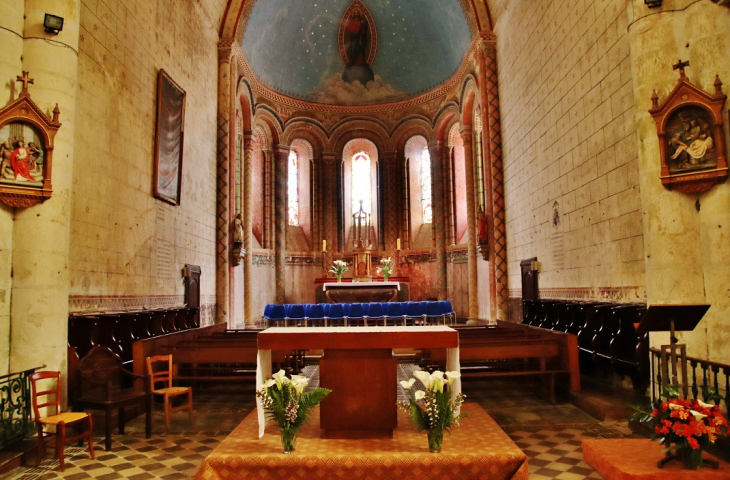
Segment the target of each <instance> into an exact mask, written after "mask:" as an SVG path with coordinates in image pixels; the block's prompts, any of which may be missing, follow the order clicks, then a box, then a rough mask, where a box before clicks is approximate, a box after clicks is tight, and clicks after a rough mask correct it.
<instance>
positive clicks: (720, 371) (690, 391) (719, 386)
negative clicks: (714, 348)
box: [649, 348, 730, 413]
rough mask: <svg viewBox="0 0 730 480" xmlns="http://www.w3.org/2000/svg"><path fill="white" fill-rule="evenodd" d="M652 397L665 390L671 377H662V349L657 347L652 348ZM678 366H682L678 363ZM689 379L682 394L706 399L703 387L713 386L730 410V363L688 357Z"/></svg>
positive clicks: (681, 391) (653, 398)
mask: <svg viewBox="0 0 730 480" xmlns="http://www.w3.org/2000/svg"><path fill="white" fill-rule="evenodd" d="M649 351H650V353H651V371H652V375H651V379H652V380H651V399H652V401H654V400H656V399H657V398H659V396H660V394H661V393H662V392H663V391H664V387H665V385H667V384H669V383H670V382H669V381H668V380H669V379H666V378H662V373H661V368H660V362H661V350H659V349H657V348H651V349H650V350H649ZM678 367H680V366H679V365H678ZM685 368H686V369H687V380H688V381H689V385H687V388H686V391H685V389H680V392H679V393H680V395H681V396H682V397H684V398H687V397H689V396H690V395H691V398H700V399H701V400H704V399H703V398H702V396H701V395H700V394H701V393H702V387H712V388H715V389H716V390H717V392H718V393H719V394H720V395H722V397H723V400H722V402H721V403H720V405H722V404H723V403H724V404H725V412H726V413H727V412H728V403H727V399H728V397H730V382H729V381H728V380H730V365H728V364H726V363H719V362H711V361H709V360H702V359H701V358H694V357H687V364H686V365H685Z"/></svg>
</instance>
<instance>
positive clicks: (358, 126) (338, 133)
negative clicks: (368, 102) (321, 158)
mask: <svg viewBox="0 0 730 480" xmlns="http://www.w3.org/2000/svg"><path fill="white" fill-rule="evenodd" d="M354 138H366V139H368V140H370V141H371V142H373V143H374V144H375V146H376V147H377V148H378V152H379V154H380V155H382V154H383V153H384V152H386V151H387V150H386V149H391V150H392V148H391V146H392V145H391V141H390V136H389V135H388V132H387V131H386V130H385V128H383V127H382V126H381V125H380V124H379V123H377V122H375V121H373V120H370V119H353V120H351V121H347V122H345V123H342V124H341V125H340V126H339V127H337V128H336V129H335V130H334V131H333V132H332V134H331V135H330V142H329V146H330V147H331V148H330V150H331V151H333V152H335V155H339V154H340V153H341V152H342V150H343V148H344V146H345V144H346V143H347V142H349V141H350V140H352V139H354Z"/></svg>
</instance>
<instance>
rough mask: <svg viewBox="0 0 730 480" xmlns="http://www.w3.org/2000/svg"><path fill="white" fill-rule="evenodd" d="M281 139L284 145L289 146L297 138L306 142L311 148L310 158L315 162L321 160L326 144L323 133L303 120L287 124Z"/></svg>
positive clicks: (326, 140) (317, 127)
mask: <svg viewBox="0 0 730 480" xmlns="http://www.w3.org/2000/svg"><path fill="white" fill-rule="evenodd" d="M282 138H283V140H282V141H283V143H284V144H285V145H290V144H291V143H292V142H293V141H294V140H296V139H298V138H301V139H303V140H306V141H307V142H308V143H309V145H310V146H311V148H312V157H311V158H312V159H315V160H316V159H319V158H321V156H322V153H323V152H324V148H325V145H327V142H328V139H327V137H326V136H325V133H324V131H323V130H322V129H321V128H319V126H316V125H313V124H312V123H311V122H309V121H304V120H296V121H293V122H289V123H288V124H287V126H286V129H285V130H284V135H283V137H282Z"/></svg>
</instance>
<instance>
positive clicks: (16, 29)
mask: <svg viewBox="0 0 730 480" xmlns="http://www.w3.org/2000/svg"><path fill="white" fill-rule="evenodd" d="M23 13H24V12H23V2H20V1H17V2H2V3H0V45H2V46H3V48H0V105H2V106H4V105H6V104H7V103H9V102H10V101H12V100H15V99H16V98H18V93H20V90H21V84H19V83H15V77H16V76H18V75H21V74H22V71H23V68H24V67H23V61H22V60H21V59H22V58H23ZM31 74H32V76H36V75H35V72H31ZM38 87H39V88H41V87H43V85H41V84H38ZM30 88H31V90H30V91H31V98H34V99H35V95H34V92H35V91H36V86H35V85H31V86H30ZM61 134H63V130H62V131H61ZM5 140H6V139H2V141H5ZM12 251H13V208H12V207H9V206H7V205H5V204H4V203H2V202H0V375H4V374H6V373H8V365H9V363H10V296H11V292H12V285H13V282H12V277H11V271H12V267H13V263H12V262H13V255H12Z"/></svg>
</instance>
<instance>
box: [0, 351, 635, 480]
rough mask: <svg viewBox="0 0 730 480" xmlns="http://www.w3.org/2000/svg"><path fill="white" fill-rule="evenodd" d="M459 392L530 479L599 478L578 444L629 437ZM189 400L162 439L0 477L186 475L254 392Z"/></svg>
mask: <svg viewBox="0 0 730 480" xmlns="http://www.w3.org/2000/svg"><path fill="white" fill-rule="evenodd" d="M400 369H401V371H400V372H399V377H403V378H410V376H411V374H410V369H411V366H410V365H401V366H400ZM305 373H307V374H308V376H310V377H311V379H312V382H311V386H316V385H317V383H318V380H319V379H318V371H317V369H316V367H308V368H307V371H306V372H305ZM462 388H463V391H464V393H465V394H466V395H467V401H469V402H477V403H479V404H480V405H481V406H482V407H483V408H484V409H485V410H486V411H487V412H488V413H489V414H490V415H491V416H492V418H494V420H495V421H496V422H497V423H498V424H499V425H500V426H501V427H502V429H503V430H504V431H505V432H506V433H507V434H508V435H509V436H510V437H511V438H512V440H513V441H514V442H515V443H516V444H517V445H518V446H519V447H520V448H521V449H522V450H523V451H524V452H525V454H527V456H528V457H529V469H530V479H531V480H542V479H549V478H554V479H562V480H579V479H584V478H588V479H600V478H603V477H601V475H599V474H598V473H596V472H595V471H594V470H593V469H592V468H591V467H590V466H588V465H587V464H586V463H585V462H584V461H583V454H582V451H581V441H582V440H583V439H585V438H625V437H631V436H632V434H631V432H630V431H629V429H628V427H627V424H626V421H620V422H600V421H598V420H596V419H594V418H593V417H591V416H590V415H588V414H586V413H584V412H583V411H582V410H580V409H578V408H577V407H575V406H573V405H572V404H570V403H568V402H560V401H558V403H557V404H555V405H551V404H550V403H547V402H545V401H544V400H542V399H540V398H538V397H536V396H534V395H533V394H532V393H530V392H529V391H525V390H524V389H522V388H519V387H515V386H510V385H509V384H505V383H500V384H495V383H494V382H491V381H485V380H471V379H469V380H465V381H464V382H463V385H462ZM206 390H207V391H206ZM402 394H403V392H402V391H401V392H399V396H402ZM193 402H194V405H195V425H190V424H189V423H188V421H187V414H185V413H184V412H183V413H178V414H176V415H175V417H174V418H173V421H172V424H171V427H170V433H169V434H165V427H164V421H163V420H162V417H159V416H156V418H155V420H154V425H153V435H152V438H150V439H146V438H145V437H144V419H143V418H142V417H140V418H137V419H135V420H134V421H132V422H130V423H129V424H128V425H127V430H126V434H125V435H114V437H113V445H112V451H110V452H106V451H104V450H103V447H104V439H103V436H97V437H96V438H95V439H94V440H95V447H96V448H95V451H96V460H91V458H90V457H89V453H88V450H86V449H85V448H83V447H76V446H75V445H74V446H68V447H66V471H65V472H60V470H59V464H58V461H56V460H54V459H53V458H52V454H51V453H50V452H51V451H50V450H49V451H47V454H46V457H45V459H44V461H43V462H42V463H41V465H40V467H38V468H35V467H32V468H26V467H22V468H19V469H17V470H15V471H13V472H10V473H8V474H5V475H3V476H0V480H9V479H18V480H20V479H22V480H46V479H57V478H64V479H70V480H83V479H87V478H95V479H101V480H114V479H133V480H147V479H155V478H161V479H167V480H177V479H186V478H192V477H193V476H194V475H195V473H196V472H197V470H198V468H199V466H200V465H201V463H202V461H203V459H204V458H205V457H206V456H207V455H208V453H210V452H211V451H212V450H213V449H214V448H215V447H216V446H217V445H218V444H219V443H220V442H221V441H222V440H223V439H224V438H225V437H226V436H227V435H228V433H230V432H231V431H232V430H233V429H234V428H235V427H236V426H237V425H238V424H239V423H240V422H241V421H242V420H243V419H244V418H245V417H246V415H247V414H248V413H249V412H250V411H251V410H252V409H253V408H254V407H255V401H254V389H253V386H251V387H250V388H248V389H246V390H241V389H240V388H239V389H238V390H235V391H221V390H217V391H214V392H211V391H210V390H209V389H205V388H202V387H201V388H198V389H196V390H195V393H194V397H193ZM464 421H469V420H468V419H465V420H464ZM457 428H458V427H457ZM424 435H425V434H424ZM425 441H426V439H425V436H424V442H425ZM446 442H448V434H446V435H445V436H444V443H446Z"/></svg>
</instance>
